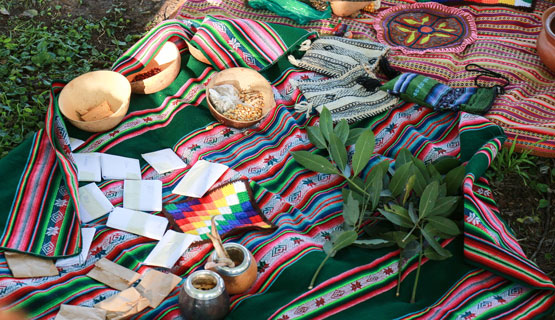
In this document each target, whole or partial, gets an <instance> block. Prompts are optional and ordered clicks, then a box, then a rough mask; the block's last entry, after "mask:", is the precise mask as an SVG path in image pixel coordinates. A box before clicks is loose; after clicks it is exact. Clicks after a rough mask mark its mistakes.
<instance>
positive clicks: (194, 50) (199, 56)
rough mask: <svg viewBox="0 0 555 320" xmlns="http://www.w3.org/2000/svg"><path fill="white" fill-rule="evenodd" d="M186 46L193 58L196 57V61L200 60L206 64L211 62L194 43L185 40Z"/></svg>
mask: <svg viewBox="0 0 555 320" xmlns="http://www.w3.org/2000/svg"><path fill="white" fill-rule="evenodd" d="M187 47H189V53H191V55H192V56H193V58H195V59H197V60H198V61H200V62H202V63H206V64H211V63H210V61H209V60H208V59H207V58H206V57H205V56H204V54H203V53H202V51H200V50H199V49H197V48H195V46H194V45H192V44H190V43H189V42H187Z"/></svg>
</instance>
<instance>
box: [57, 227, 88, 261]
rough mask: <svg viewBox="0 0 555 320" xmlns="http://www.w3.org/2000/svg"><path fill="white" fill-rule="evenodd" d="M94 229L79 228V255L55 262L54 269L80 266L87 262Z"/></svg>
mask: <svg viewBox="0 0 555 320" xmlns="http://www.w3.org/2000/svg"><path fill="white" fill-rule="evenodd" d="M95 232H96V228H81V245H82V247H81V248H82V249H81V253H80V254H79V255H78V256H75V257H69V258H64V259H58V260H56V267H67V266H73V265H76V264H79V265H82V264H83V263H85V262H86V261H87V257H88V255H89V250H90V249H91V243H92V241H93V238H94V234H95Z"/></svg>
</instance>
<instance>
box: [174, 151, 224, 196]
mask: <svg viewBox="0 0 555 320" xmlns="http://www.w3.org/2000/svg"><path fill="white" fill-rule="evenodd" d="M227 169H229V168H228V166H226V165H223V164H219V163H212V162H208V161H206V160H199V161H197V162H196V163H195V165H194V166H193V167H192V168H191V170H189V172H187V174H186V175H185V176H184V177H183V179H181V181H179V183H178V184H177V186H176V187H175V188H174V189H173V191H172V192H173V193H175V194H180V195H183V196H188V197H193V198H201V197H202V196H203V195H204V194H205V193H206V191H208V189H210V187H212V185H214V183H216V181H218V179H219V178H220V177H221V176H222V174H224V172H226V171H227Z"/></svg>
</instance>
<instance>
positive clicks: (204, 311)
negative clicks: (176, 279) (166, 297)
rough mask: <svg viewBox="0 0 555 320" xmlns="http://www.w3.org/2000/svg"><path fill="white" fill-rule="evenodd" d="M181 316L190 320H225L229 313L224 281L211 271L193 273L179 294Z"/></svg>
mask: <svg viewBox="0 0 555 320" xmlns="http://www.w3.org/2000/svg"><path fill="white" fill-rule="evenodd" d="M179 309H180V310H181V314H182V315H183V316H184V317H185V318H186V319H188V320H189V319H190V320H218V319H223V318H224V317H225V316H226V314H227V313H228V312H229V295H228V294H227V292H226V291H225V285H224V280H223V279H222V277H220V276H219V275H218V274H217V273H215V272H213V271H210V270H200V271H195V272H193V273H192V274H191V275H190V276H189V277H188V278H187V280H186V281H185V284H184V285H183V287H182V288H181V292H180V293H179Z"/></svg>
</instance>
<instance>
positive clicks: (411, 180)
mask: <svg viewBox="0 0 555 320" xmlns="http://www.w3.org/2000/svg"><path fill="white" fill-rule="evenodd" d="M415 181H416V175H414V174H413V175H412V176H410V178H409V180H408V181H407V185H406V186H405V196H404V197H403V205H405V203H407V200H408V199H409V196H410V193H411V191H412V187H413V186H414V182H415Z"/></svg>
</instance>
